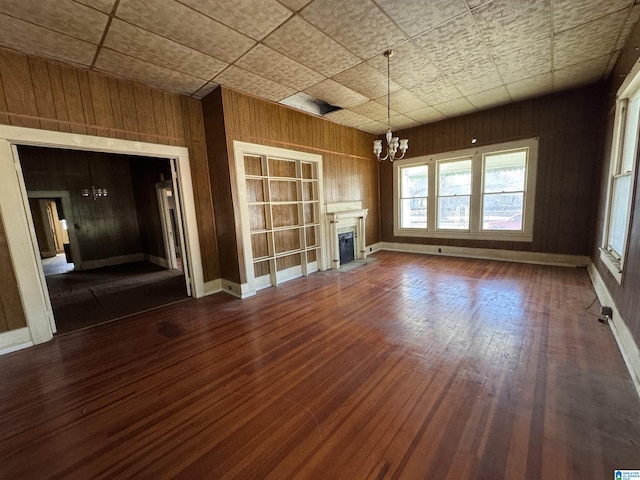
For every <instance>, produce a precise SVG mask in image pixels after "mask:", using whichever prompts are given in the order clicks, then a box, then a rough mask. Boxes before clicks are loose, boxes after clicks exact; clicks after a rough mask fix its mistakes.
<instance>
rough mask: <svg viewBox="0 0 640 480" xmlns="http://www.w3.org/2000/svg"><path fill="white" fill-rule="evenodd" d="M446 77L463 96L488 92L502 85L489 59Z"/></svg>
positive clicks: (496, 70)
mask: <svg viewBox="0 0 640 480" xmlns="http://www.w3.org/2000/svg"><path fill="white" fill-rule="evenodd" d="M447 77H448V78H449V80H450V81H451V83H453V84H454V85H455V86H456V87H457V89H458V90H460V92H462V94H463V95H471V94H474V93H477V92H482V91H485V90H489V89H491V88H494V87H497V86H498V85H502V84H503V82H502V79H501V78H500V74H499V73H498V69H497V68H496V66H495V64H494V63H493V61H491V59H490V58H486V59H484V61H479V62H478V63H472V64H470V65H468V66H467V68H465V69H464V70H458V71H454V72H451V74H448V75H447Z"/></svg>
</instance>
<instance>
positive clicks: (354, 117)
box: [322, 109, 371, 127]
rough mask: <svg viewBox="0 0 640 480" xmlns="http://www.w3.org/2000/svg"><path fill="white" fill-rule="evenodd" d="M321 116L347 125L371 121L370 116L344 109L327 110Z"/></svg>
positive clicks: (351, 125) (353, 125)
mask: <svg viewBox="0 0 640 480" xmlns="http://www.w3.org/2000/svg"><path fill="white" fill-rule="evenodd" d="M322 117H323V118H326V119H327V120H331V121H332V122H335V123H339V124H340V125H345V126H347V127H355V126H356V125H362V124H363V123H368V122H370V121H371V119H370V118H367V117H364V116H362V115H358V114H357V113H354V112H351V111H349V110H344V109H343V110H335V111H333V112H329V113H327V114H326V115H323V116H322Z"/></svg>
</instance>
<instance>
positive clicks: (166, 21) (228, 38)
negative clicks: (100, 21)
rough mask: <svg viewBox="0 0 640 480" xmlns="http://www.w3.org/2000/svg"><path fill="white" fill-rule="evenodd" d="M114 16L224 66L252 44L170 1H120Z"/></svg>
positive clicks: (213, 21)
mask: <svg viewBox="0 0 640 480" xmlns="http://www.w3.org/2000/svg"><path fill="white" fill-rule="evenodd" d="M117 17H118V18H121V19H123V20H125V21H127V22H129V23H133V24H134V25H138V26H140V27H142V28H144V29H146V30H150V31H152V32H154V33H156V34H158V35H161V36H163V37H166V38H169V39H171V40H174V41H176V42H178V43H181V44H183V45H185V46H187V47H191V48H193V49H194V50H198V51H199V52H202V53H206V54H207V55H211V56H213V57H215V58H218V59H220V60H223V61H225V62H227V63H231V62H233V61H235V60H236V59H238V58H239V57H240V56H241V55H242V54H244V53H245V52H246V51H248V50H249V49H250V48H251V47H253V45H255V42H254V41H253V40H251V39H250V38H249V37H246V36H244V35H242V34H241V33H238V32H236V31H234V30H232V29H230V28H229V27H227V26H225V25H222V24H221V23H219V22H217V21H215V20H212V19H210V18H208V17H206V16H204V15H202V14H200V13H198V12H196V11H194V10H193V9H191V8H189V7H186V6H184V5H182V4H180V3H177V2H174V1H173V0H120V3H119V5H118V11H117ZM203 32H206V34H203Z"/></svg>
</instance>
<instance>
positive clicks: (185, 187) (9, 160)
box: [0, 125, 204, 350]
mask: <svg viewBox="0 0 640 480" xmlns="http://www.w3.org/2000/svg"><path fill="white" fill-rule="evenodd" d="M18 145H33V146H40V147H53V148H64V149H73V150H87V151H93V152H104V153H118V154H125V155H135V156H142V157H157V158H167V159H173V160H175V165H176V170H177V172H176V173H177V181H178V184H179V186H180V194H181V195H182V202H181V210H180V213H181V215H182V218H183V222H184V225H185V231H184V238H185V243H186V245H185V246H186V251H185V252H184V257H185V259H188V261H189V265H190V267H191V272H190V280H191V286H192V292H193V295H194V296H195V297H201V296H203V295H204V279H203V269H202V259H201V253H200V242H199V238H198V228H197V221H196V215H195V201H194V197H193V185H192V181H191V167H190V165H189V152H188V150H187V148H186V147H175V146H171V145H159V144H153V143H144V142H133V141H129V140H119V139H113V138H106V137H96V136H91V135H79V134H73V133H64V132H52V131H48V130H38V129H33V128H22V127H11V126H5V125H0V219H1V220H2V221H3V224H4V231H5V234H6V237H7V244H8V247H9V253H10V256H11V259H12V262H13V268H14V271H15V274H16V280H17V283H18V290H19V292H20V298H21V301H22V307H23V310H24V313H25V317H26V320H27V327H28V333H29V337H30V338H28V339H27V338H25V335H22V334H21V335H16V334H12V332H7V334H4V333H3V334H0V347H3V349H4V350H9V349H11V348H12V347H14V346H15V345H11V343H15V344H16V345H20V346H25V344H28V343H31V344H38V343H43V342H46V341H48V340H50V339H51V338H52V336H53V329H52V327H51V325H52V318H51V317H52V316H53V314H52V311H51V307H50V302H49V301H48V294H47V290H46V287H45V286H44V285H43V283H42V281H41V278H42V277H41V275H42V269H41V267H40V265H39V262H38V257H39V252H38V244H37V240H36V237H35V231H34V228H33V224H32V222H31V216H30V214H29V201H28V197H27V190H26V187H25V184H24V178H23V176H22V169H21V167H20V160H19V156H18V149H17V146H18ZM187 281H189V279H187ZM24 330H26V329H21V332H22V331H24ZM25 340H26V342H25Z"/></svg>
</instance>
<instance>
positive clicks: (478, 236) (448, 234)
mask: <svg viewBox="0 0 640 480" xmlns="http://www.w3.org/2000/svg"><path fill="white" fill-rule="evenodd" d="M393 235H394V236H396V237H422V238H451V239H462V240H491V241H500V242H532V241H533V235H532V234H527V233H522V232H500V233H497V232H467V231H464V232H456V231H454V230H447V231H438V232H427V231H425V230H410V229H394V230H393Z"/></svg>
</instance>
